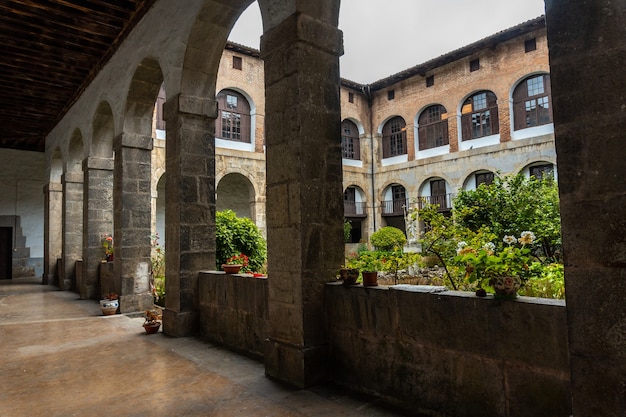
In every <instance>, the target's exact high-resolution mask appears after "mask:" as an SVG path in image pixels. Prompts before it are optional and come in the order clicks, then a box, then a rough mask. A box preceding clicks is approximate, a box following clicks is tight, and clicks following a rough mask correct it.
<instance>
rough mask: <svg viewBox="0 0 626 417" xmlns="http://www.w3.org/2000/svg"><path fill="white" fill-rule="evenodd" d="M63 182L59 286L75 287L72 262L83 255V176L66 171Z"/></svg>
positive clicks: (63, 288)
mask: <svg viewBox="0 0 626 417" xmlns="http://www.w3.org/2000/svg"><path fill="white" fill-rule="evenodd" d="M61 183H62V184H63V255H62V256H63V265H64V268H63V271H62V276H60V277H59V288H60V289H62V290H74V289H76V288H75V286H76V276H75V275H76V274H75V273H74V271H75V265H74V263H75V262H76V261H77V260H79V259H82V256H83V176H82V173H80V172H66V173H65V174H63V177H62V178H61Z"/></svg>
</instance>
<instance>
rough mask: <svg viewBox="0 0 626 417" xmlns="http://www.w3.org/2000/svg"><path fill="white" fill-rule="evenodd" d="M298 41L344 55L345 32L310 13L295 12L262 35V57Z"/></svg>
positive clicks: (334, 53) (337, 54) (264, 57)
mask: <svg viewBox="0 0 626 417" xmlns="http://www.w3.org/2000/svg"><path fill="white" fill-rule="evenodd" d="M296 42H304V43H306V44H308V45H310V46H313V47H315V48H318V49H320V50H323V51H325V52H327V53H329V54H331V55H335V56H341V55H343V32H342V31H341V30H339V29H337V28H336V27H334V26H331V25H329V24H327V23H324V22H322V21H321V20H317V19H315V18H313V17H311V16H309V15H306V14H302V13H295V14H293V15H291V16H289V17H288V18H287V19H285V20H284V21H283V22H282V23H280V24H279V25H278V26H276V27H274V28H272V29H270V30H269V31H267V32H265V33H264V34H263V36H262V37H261V58H262V59H266V58H267V56H268V55H270V54H272V52H273V51H275V50H277V49H281V48H283V47H286V46H289V45H291V44H294V43H296Z"/></svg>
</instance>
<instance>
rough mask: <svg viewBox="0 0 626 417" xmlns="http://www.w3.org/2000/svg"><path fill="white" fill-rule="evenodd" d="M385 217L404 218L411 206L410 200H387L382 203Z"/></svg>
mask: <svg viewBox="0 0 626 417" xmlns="http://www.w3.org/2000/svg"><path fill="white" fill-rule="evenodd" d="M382 205H383V213H382V214H383V216H404V210H405V209H406V208H407V207H408V206H409V201H408V200H387V201H383V202H382Z"/></svg>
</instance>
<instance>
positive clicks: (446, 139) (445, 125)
mask: <svg viewBox="0 0 626 417" xmlns="http://www.w3.org/2000/svg"><path fill="white" fill-rule="evenodd" d="M441 125H442V126H441V133H442V135H443V144H444V145H449V144H450V137H449V134H448V119H446V120H444V121H442V122H441Z"/></svg>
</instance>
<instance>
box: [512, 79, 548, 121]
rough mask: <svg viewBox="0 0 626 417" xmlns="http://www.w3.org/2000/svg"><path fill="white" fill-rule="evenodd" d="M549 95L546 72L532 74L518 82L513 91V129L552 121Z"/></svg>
mask: <svg viewBox="0 0 626 417" xmlns="http://www.w3.org/2000/svg"><path fill="white" fill-rule="evenodd" d="M550 95H551V92H550V76H549V75H548V74H540V75H533V76H531V77H528V78H526V79H525V80H524V81H522V82H521V83H519V84H518V86H517V87H515V90H514V91H513V119H514V129H515V130H520V129H526V128H528V127H534V126H541V125H546V124H549V123H552V109H551V107H550V100H551V98H550Z"/></svg>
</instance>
